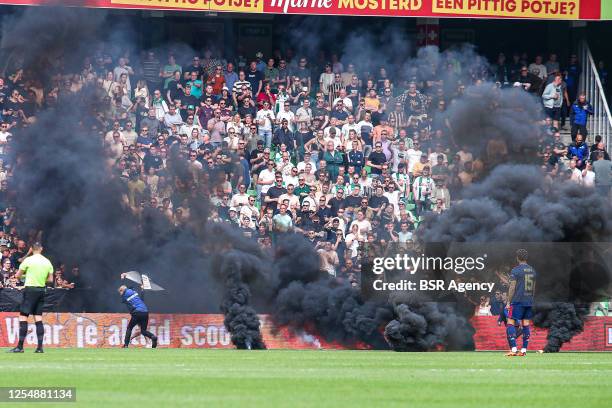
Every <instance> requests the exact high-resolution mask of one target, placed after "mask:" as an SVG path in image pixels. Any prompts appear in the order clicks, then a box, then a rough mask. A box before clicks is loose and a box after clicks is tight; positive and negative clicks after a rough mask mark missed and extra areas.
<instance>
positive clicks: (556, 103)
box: [542, 75, 563, 129]
mask: <svg viewBox="0 0 612 408" xmlns="http://www.w3.org/2000/svg"><path fill="white" fill-rule="evenodd" d="M561 82H562V78H561V75H555V79H554V80H553V82H551V83H550V84H548V85H546V88H545V89H544V93H543V94H542V101H543V102H544V111H545V112H546V116H547V117H549V118H550V119H551V120H552V121H553V126H554V127H556V128H557V129H558V128H559V119H561V105H562V104H563V90H562V88H561Z"/></svg>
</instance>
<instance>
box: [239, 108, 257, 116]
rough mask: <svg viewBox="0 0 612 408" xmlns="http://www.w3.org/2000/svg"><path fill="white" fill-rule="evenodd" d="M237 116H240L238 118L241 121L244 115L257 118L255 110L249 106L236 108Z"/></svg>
mask: <svg viewBox="0 0 612 408" xmlns="http://www.w3.org/2000/svg"><path fill="white" fill-rule="evenodd" d="M238 114H239V115H240V118H242V119H244V118H245V117H246V115H251V116H252V117H253V118H255V116H257V109H255V107H254V106H249V107H245V106H241V107H239V108H238Z"/></svg>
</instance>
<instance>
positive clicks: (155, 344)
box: [151, 337, 157, 348]
mask: <svg viewBox="0 0 612 408" xmlns="http://www.w3.org/2000/svg"><path fill="white" fill-rule="evenodd" d="M151 342H152V343H153V344H151V347H152V348H157V337H153V340H151Z"/></svg>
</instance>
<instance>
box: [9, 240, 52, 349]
mask: <svg viewBox="0 0 612 408" xmlns="http://www.w3.org/2000/svg"><path fill="white" fill-rule="evenodd" d="M42 250H43V247H42V245H41V244H40V243H39V242H36V243H34V245H32V247H31V248H30V251H29V252H28V254H30V253H31V254H32V255H30V256H28V257H27V258H26V259H24V260H23V262H22V263H21V265H19V270H18V271H17V273H16V275H15V276H16V277H17V278H18V279H19V278H21V277H22V276H25V289H24V290H23V300H22V302H21V306H20V307H19V344H17V347H15V348H13V349H11V350H9V352H10V353H23V341H24V340H25V338H26V335H27V334H28V316H30V315H34V321H35V323H36V337H37V338H38V347H36V351H35V353H42V352H43V348H42V345H43V338H44V336H45V327H44V326H43V322H42V309H43V305H44V304H45V286H46V285H47V283H52V282H53V265H52V264H51V261H49V260H48V259H47V258H45V257H44V256H42Z"/></svg>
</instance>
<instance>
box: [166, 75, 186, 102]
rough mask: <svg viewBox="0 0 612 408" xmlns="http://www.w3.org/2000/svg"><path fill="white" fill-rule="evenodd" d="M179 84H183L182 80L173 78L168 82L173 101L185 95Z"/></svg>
mask: <svg viewBox="0 0 612 408" xmlns="http://www.w3.org/2000/svg"><path fill="white" fill-rule="evenodd" d="M179 85H183V84H182V82H181V81H180V80H178V81H177V80H174V79H173V80H172V81H170V82H168V90H169V91H170V97H171V98H172V100H173V101H174V100H175V99H181V98H182V96H183V91H182V90H181V89H180V88H179V87H178V86H179ZM181 100H182V99H181Z"/></svg>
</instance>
